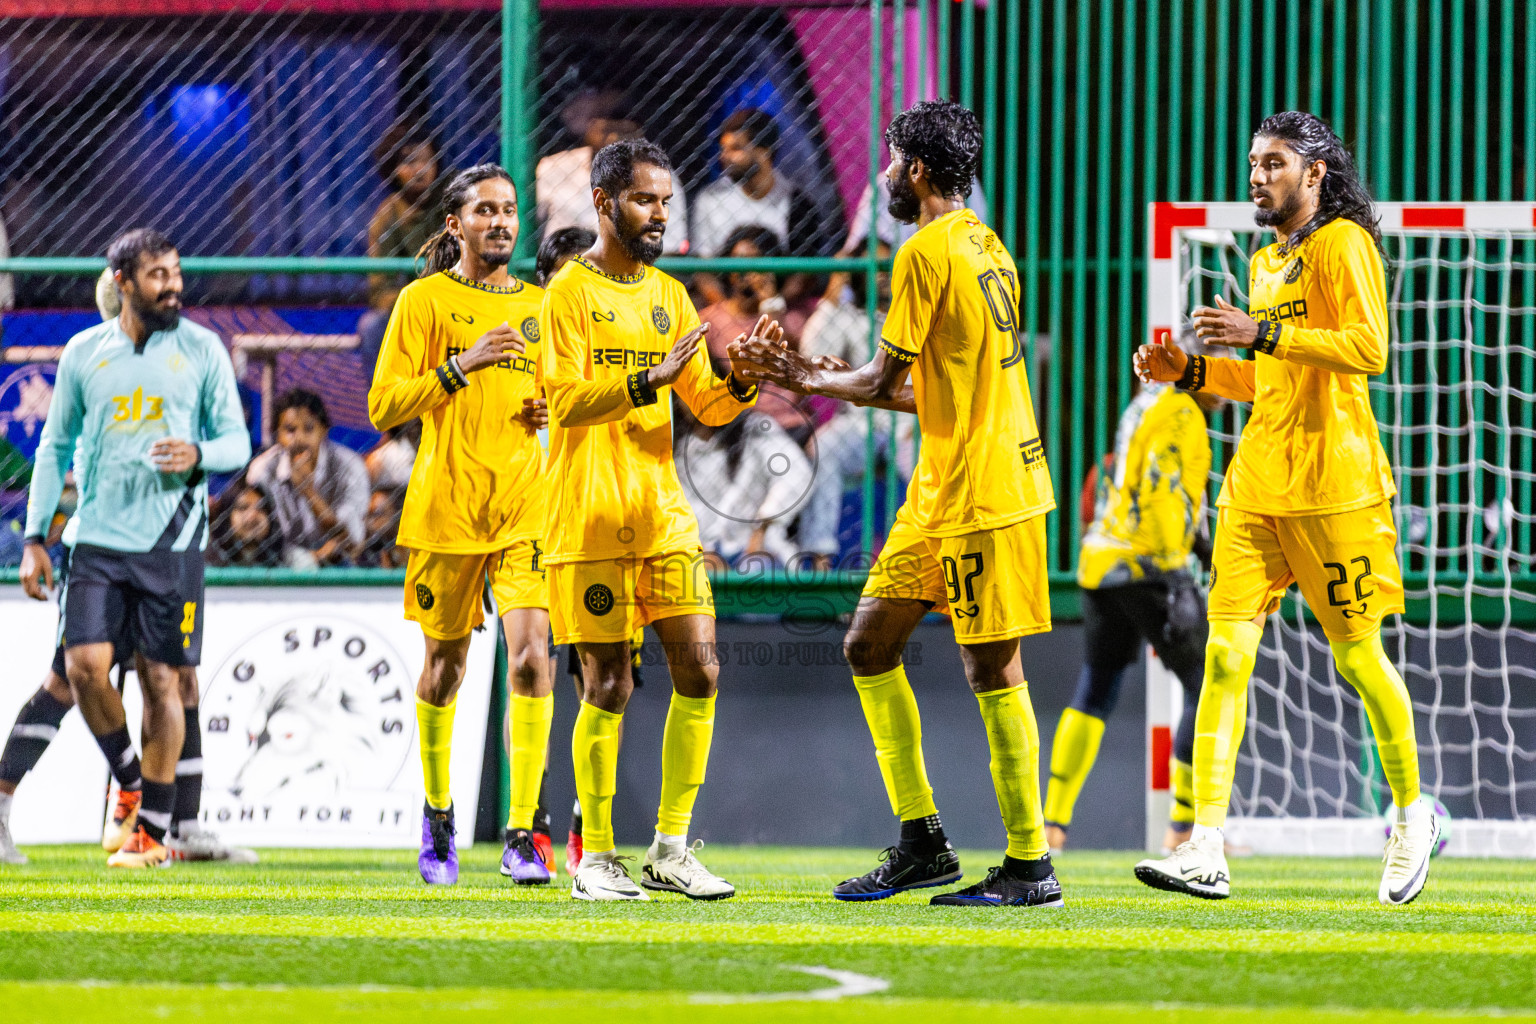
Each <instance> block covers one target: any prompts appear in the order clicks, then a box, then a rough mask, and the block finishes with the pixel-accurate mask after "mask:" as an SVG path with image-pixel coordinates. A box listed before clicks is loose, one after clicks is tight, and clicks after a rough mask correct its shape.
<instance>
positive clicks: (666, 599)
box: [549, 549, 715, 644]
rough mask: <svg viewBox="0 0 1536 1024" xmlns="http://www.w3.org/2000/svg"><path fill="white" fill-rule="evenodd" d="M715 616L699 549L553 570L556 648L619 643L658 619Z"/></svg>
mask: <svg viewBox="0 0 1536 1024" xmlns="http://www.w3.org/2000/svg"><path fill="white" fill-rule="evenodd" d="M714 614H715V595H714V592H713V591H712V590H710V588H709V576H708V575H707V574H706V573H705V571H704V556H703V553H702V552H701V551H699V550H697V549H695V550H693V551H675V552H671V553H669V554H664V555H653V556H652V557H650V558H643V559H639V558H609V559H603V560H601V561H595V562H562V563H561V564H559V565H552V566H550V567H549V622H550V625H551V626H552V627H553V628H554V633H555V643H557V644H610V643H619V642H622V641H627V640H629V638H630V637H632V636H634V634H635V632H636V631H637V630H640V629H643V628H644V627H645V626H646V625H648V624H649V623H652V622H655V621H657V620H658V619H670V618H674V617H675V616H678V615H709V616H713V615H714Z"/></svg>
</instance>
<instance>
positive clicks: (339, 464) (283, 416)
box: [245, 388, 370, 569]
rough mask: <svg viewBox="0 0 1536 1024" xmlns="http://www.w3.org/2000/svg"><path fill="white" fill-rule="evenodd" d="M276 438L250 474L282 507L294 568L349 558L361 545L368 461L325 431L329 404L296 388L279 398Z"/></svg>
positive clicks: (280, 518)
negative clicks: (337, 441)
mask: <svg viewBox="0 0 1536 1024" xmlns="http://www.w3.org/2000/svg"><path fill="white" fill-rule="evenodd" d="M276 418H277V443H276V444H274V445H273V446H272V447H271V448H268V449H267V450H266V451H264V452H262V453H261V454H260V455H258V456H256V457H255V458H254V459H252V460H251V464H250V466H249V467H248V468H247V469H246V474H245V475H246V479H247V480H248V481H250V482H251V483H252V484H255V485H256V486H258V487H263V488H265V489H266V490H267V491H268V492H269V493H270V494H271V495H272V499H273V501H274V502H275V503H276V506H277V523H278V527H279V528H280V529H281V531H282V535H283V560H284V561H285V562H286V563H287V564H288V565H289V566H290V567H292V568H295V569H312V568H315V567H316V566H321V565H346V564H349V563H350V562H351V561H352V560H353V558H354V556H355V555H356V553H357V550H358V548H359V547H360V546H361V545H362V543H363V538H364V529H363V517H364V516H365V515H366V514H367V512H368V492H369V490H370V488H369V486H368V467H367V466H366V465H364V464H363V459H362V456H360V455H358V454H357V453H356V452H354V451H352V450H350V449H348V448H344V447H342V446H341V445H339V444H336V443H335V442H334V441H332V440H330V439H329V437H327V433H328V432H329V430H330V428H331V417H330V414H329V413H327V412H326V411H325V403H324V402H323V401H321V399H320V396H319V395H317V394H315V393H314V392H313V391H305V390H303V389H301V388H296V389H294V390H293V391H290V392H288V393H287V394H286V395H284V396H283V397H282V398H280V399H278V402H277V409H276Z"/></svg>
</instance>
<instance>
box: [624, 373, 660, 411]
mask: <svg viewBox="0 0 1536 1024" xmlns="http://www.w3.org/2000/svg"><path fill="white" fill-rule="evenodd" d="M626 383H627V384H628V386H629V404H630V405H633V406H634V407H635V408H636V409H639V408H641V407H642V406H647V405H655V404H656V389H655V388H653V387H652V386H651V372H650V371H649V370H638V371H636V372H634V373H632V374H630V375H629V377H628V378H626Z"/></svg>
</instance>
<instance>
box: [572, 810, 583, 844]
mask: <svg viewBox="0 0 1536 1024" xmlns="http://www.w3.org/2000/svg"><path fill="white" fill-rule="evenodd" d="M571 831H572V832H573V833H575V835H576V837H577V838H580V837H581V804H579V803H575V804H572V805H571Z"/></svg>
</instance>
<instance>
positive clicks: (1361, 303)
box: [1135, 111, 1439, 905]
mask: <svg viewBox="0 0 1536 1024" xmlns="http://www.w3.org/2000/svg"><path fill="white" fill-rule="evenodd" d="M1248 160H1249V163H1250V165H1251V166H1252V172H1251V173H1250V174H1249V179H1248V180H1249V184H1250V186H1251V188H1252V195H1253V202H1254V206H1255V207H1257V210H1256V213H1255V218H1254V219H1255V220H1256V221H1257V222H1258V224H1259V226H1260V227H1265V228H1271V229H1273V230H1274V232H1275V239H1276V240H1275V242H1274V244H1272V245H1269V246H1267V247H1265V248H1264V249H1262V250H1260V251H1259V252H1258V253H1257V254H1256V255H1255V256H1254V258H1253V263H1252V265H1251V267H1250V271H1249V292H1248V295H1249V306H1250V310H1249V312H1246V313H1245V312H1243V311H1242V310H1240V309H1238V308H1236V307H1235V306H1232V305H1231V304H1230V303H1228V302H1226V301H1225V300H1223V299H1222V298H1221V297H1219V296H1218V297H1217V299H1216V308H1211V307H1205V306H1202V307H1200V308H1198V309H1196V310H1195V311H1194V314H1193V315H1194V322H1195V333H1196V334H1197V335H1198V336H1199V337H1201V338H1203V339H1204V340H1206V341H1207V342H1209V343H1213V344H1218V345H1229V346H1232V347H1234V348H1242V349H1252V350H1253V352H1254V357H1253V359H1251V360H1235V359H1214V358H1208V357H1204V356H1198V355H1196V356H1187V355H1186V354H1185V353H1184V352H1183V351H1181V350H1180V349H1179V347H1178V346H1177V345H1174V344H1169V345H1162V346H1159V345H1143V346H1142V347H1141V348H1140V349H1139V350H1138V351H1137V353H1136V357H1135V362H1136V372H1137V374H1138V375H1139V376H1140V377H1141V379H1142V380H1144V381H1154V380H1156V381H1175V382H1177V383H1178V385H1179V387H1181V388H1183V389H1184V390H1186V391H1202V390H1209V391H1214V392H1216V393H1217V394H1220V395H1223V396H1225V397H1227V398H1232V399H1236V400H1237V401H1242V402H1252V403H1253V413H1252V416H1251V417H1250V418H1249V420H1248V425H1247V426H1246V427H1245V428H1244V429H1243V436H1242V440H1241V441H1240V442H1239V443H1238V446H1237V451H1236V453H1235V454H1234V456H1233V458H1232V465H1231V467H1230V468H1229V469H1228V470H1227V476H1226V481H1225V482H1224V483H1223V485H1222V490H1221V496H1220V497H1219V498H1218V499H1217V502H1216V504H1217V506H1218V508H1219V512H1218V514H1217V519H1216V540H1215V551H1214V552H1213V556H1212V568H1211V594H1210V623H1211V632H1210V640H1209V642H1208V643H1207V645H1206V651H1205V682H1204V686H1203V688H1202V690H1201V694H1200V705H1199V709H1198V711H1197V712H1196V715H1195V749H1194V755H1195V762H1194V798H1195V826H1194V830H1193V833H1192V835H1191V836H1190V839H1189V841H1188V842H1186V843H1184V844H1182V845H1180V846H1179V847H1178V849H1176V850H1175V851H1174V852H1173V854H1172V855H1171V856H1169V857H1165V858H1163V859H1161V860H1144V861H1142V862H1140V863H1139V864H1137V865H1136V877H1137V878H1139V879H1141V880H1142V881H1143V882H1145V883H1146V884H1147V885H1150V886H1153V887H1154V888H1159V889H1168V890H1171V891H1173V892H1183V893H1188V894H1190V895H1193V896H1202V897H1205V898H1207V899H1223V898H1225V897H1226V896H1228V895H1229V893H1230V890H1231V886H1230V876H1229V874H1228V871H1227V861H1226V857H1225V855H1224V853H1223V850H1222V843H1223V840H1222V826H1223V825H1224V824H1225V822H1226V816H1227V803H1228V800H1229V799H1230V797H1231V791H1232V776H1233V772H1234V769H1235V766H1236V762H1237V750H1238V746H1239V744H1240V743H1241V741H1242V736H1243V723H1244V720H1245V718H1246V714H1247V702H1248V680H1249V677H1250V676H1251V675H1252V674H1253V665H1254V658H1255V655H1256V654H1257V652H1258V647H1259V641H1260V639H1261V638H1262V637H1263V633H1264V620H1265V618H1266V617H1267V616H1268V615H1269V614H1270V613H1272V612H1273V611H1275V609H1276V608H1277V607H1278V606H1279V604H1280V599H1281V597H1282V596H1283V595H1284V594H1285V591H1286V589H1287V588H1288V587H1289V586H1290V585H1291V584H1292V583H1293V582H1294V583H1296V584H1298V585H1299V586H1300V587H1301V593H1302V596H1303V597H1304V598H1306V601H1307V605H1308V607H1309V608H1310V609H1311V610H1312V613H1313V615H1315V616H1316V617H1317V621H1318V624H1319V625H1320V626H1321V627H1322V630H1323V632H1324V633H1325V634H1326V635H1327V637H1328V645H1329V647H1330V648H1331V649H1332V651H1333V658H1334V663H1335V665H1336V666H1337V667H1338V670H1339V674H1340V675H1342V676H1343V677H1344V678H1345V679H1346V680H1348V681H1349V683H1350V685H1351V686H1353V687H1354V688H1355V689H1356V690H1357V691H1358V692H1359V694H1360V698H1361V701H1362V702H1363V703H1364V705H1365V709H1366V714H1367V715H1368V716H1369V718H1370V723H1371V731H1372V732H1373V733H1374V734H1375V737H1376V745H1377V749H1378V750H1379V752H1380V754H1381V764H1382V774H1384V775H1385V776H1386V778H1387V783H1388V785H1390V786H1391V789H1392V803H1393V825H1392V832H1391V835H1390V836H1389V837H1388V839H1387V848H1386V854H1385V857H1384V860H1385V862H1386V869H1385V870H1384V871H1383V872H1382V877H1381V886H1380V888H1379V890H1378V892H1377V895H1378V898H1379V899H1380V900H1381V902H1382V903H1385V904H1389V905H1393V904H1402V903H1408V902H1409V901H1411V900H1412V899H1413V898H1414V897H1415V896H1417V895H1418V894H1419V891H1420V890H1421V889H1423V887H1424V880H1425V878H1426V876H1427V875H1428V873H1429V857H1430V854H1431V852H1433V850H1434V847H1435V845H1436V842H1437V840H1438V837H1439V825H1438V823H1437V822H1436V820H1435V817H1434V814H1433V812H1432V811H1431V809H1430V808H1429V807H1428V806H1427V804H1426V803H1425V802H1423V801H1420V799H1419V764H1418V746H1417V743H1416V741H1415V738H1414V725H1413V705H1412V703H1411V702H1410V700H1409V697H1408V691H1407V688H1406V687H1405V686H1404V685H1403V680H1402V677H1401V676H1399V675H1398V673H1397V669H1396V668H1395V667H1393V665H1392V662H1391V661H1389V660H1388V659H1387V656H1386V652H1385V651H1384V650H1383V649H1382V645H1381V623H1382V620H1383V619H1384V618H1385V617H1386V616H1388V615H1391V614H1393V613H1395V612H1401V611H1402V610H1403V583H1402V574H1401V571H1400V569H1399V568H1398V563H1397V530H1396V527H1395V525H1394V521H1393V518H1392V502H1391V499H1392V496H1393V495H1394V494H1396V493H1397V488H1396V486H1395V485H1394V483H1393V480H1392V470H1391V467H1390V466H1389V465H1388V463H1387V456H1386V452H1385V451H1383V450H1382V447H1381V441H1380V439H1379V438H1378V436H1377V429H1376V419H1375V417H1374V416H1373V415H1372V413H1371V401H1370V395H1369V392H1368V385H1369V381H1370V378H1371V377H1372V376H1373V375H1375V374H1378V373H1381V372H1383V371H1384V370H1386V368H1387V291H1386V275H1385V272H1384V270H1383V266H1382V255H1383V254H1382V249H1381V231H1380V228H1379V227H1378V226H1377V218H1376V214H1375V211H1374V208H1373V206H1372V203H1371V197H1370V195H1369V194H1368V193H1367V192H1366V190H1365V187H1364V185H1363V184H1362V183H1361V181H1360V177H1359V173H1358V172H1357V171H1356V169H1355V165H1354V161H1353V160H1351V159H1350V156H1349V153H1348V151H1347V150H1345V148H1344V144H1343V142H1342V141H1340V139H1339V137H1338V136H1337V135H1335V134H1334V133H1333V131H1332V130H1331V129H1329V127H1328V126H1327V125H1326V124H1324V123H1323V122H1322V121H1321V120H1319V119H1318V118H1316V117H1314V116H1313V115H1311V114H1306V113H1302V112H1299V111H1286V112H1284V113H1280V114H1275V115H1272V116H1271V117H1268V118H1266V119H1265V120H1264V122H1263V123H1262V124H1260V125H1259V129H1258V131H1257V132H1255V133H1254V136H1253V145H1252V147H1251V148H1250V149H1249V152H1248Z"/></svg>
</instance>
